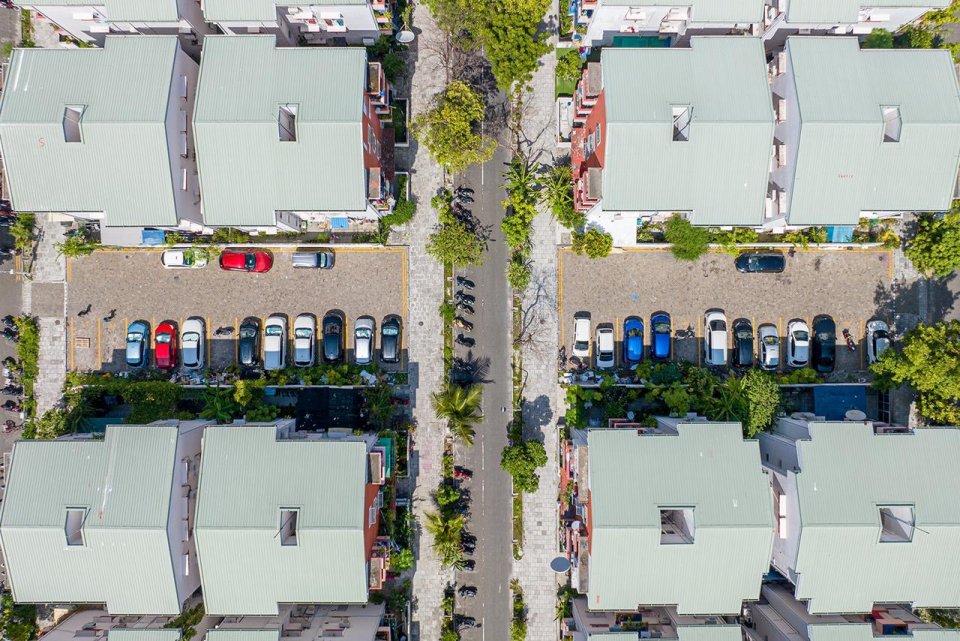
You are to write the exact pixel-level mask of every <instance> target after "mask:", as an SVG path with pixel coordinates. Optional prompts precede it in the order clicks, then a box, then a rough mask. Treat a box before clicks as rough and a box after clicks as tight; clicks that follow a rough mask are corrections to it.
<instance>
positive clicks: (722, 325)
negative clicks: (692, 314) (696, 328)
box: [703, 311, 727, 366]
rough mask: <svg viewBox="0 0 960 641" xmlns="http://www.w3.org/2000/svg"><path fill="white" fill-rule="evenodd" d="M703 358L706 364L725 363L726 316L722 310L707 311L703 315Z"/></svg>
mask: <svg viewBox="0 0 960 641" xmlns="http://www.w3.org/2000/svg"><path fill="white" fill-rule="evenodd" d="M703 360H704V361H706V363H707V365H714V366H723V365H726V364H727V317H726V316H724V315H723V312H719V311H713V312H707V313H706V314H705V315H704V317H703Z"/></svg>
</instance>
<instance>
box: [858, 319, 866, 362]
mask: <svg viewBox="0 0 960 641" xmlns="http://www.w3.org/2000/svg"><path fill="white" fill-rule="evenodd" d="M857 331H859V332H860V338H862V339H863V349H861V350H860V369H866V367H867V363H866V356H865V355H864V352H866V351H867V322H866V321H864V320H862V319H861V320H860V321H859V325H858V327H857Z"/></svg>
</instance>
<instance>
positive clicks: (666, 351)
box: [650, 312, 670, 361]
mask: <svg viewBox="0 0 960 641" xmlns="http://www.w3.org/2000/svg"><path fill="white" fill-rule="evenodd" d="M650 327H651V328H652V330H653V337H652V338H651V340H650V358H652V359H653V360H655V361H668V360H670V315H669V314H666V313H664V312H658V313H656V314H654V315H653V316H651V317H650Z"/></svg>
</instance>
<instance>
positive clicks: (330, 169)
mask: <svg viewBox="0 0 960 641" xmlns="http://www.w3.org/2000/svg"><path fill="white" fill-rule="evenodd" d="M274 41H275V39H274V37H273V36H208V37H206V38H205V39H204V41H203V60H202V63H201V65H200V82H199V88H198V90H197V104H196V111H195V113H194V118H193V126H194V132H195V139H196V145H197V160H198V166H199V172H200V187H201V191H202V193H203V213H204V220H205V221H206V223H207V224H208V225H273V224H274V212H275V211H278V210H279V211H355V212H356V211H364V210H366V208H367V198H366V196H367V188H366V173H365V171H366V170H365V169H364V164H363V132H362V119H363V111H362V109H363V100H364V92H365V82H366V52H365V51H364V49H363V48H361V47H355V48H352V49H347V48H343V49H338V48H328V47H322V48H321V47H285V48H278V47H276V46H275V44H274ZM280 105H296V106H297V125H296V127H297V140H296V141H295V142H282V141H280V138H279V135H278V126H277V118H278V111H279V108H280Z"/></svg>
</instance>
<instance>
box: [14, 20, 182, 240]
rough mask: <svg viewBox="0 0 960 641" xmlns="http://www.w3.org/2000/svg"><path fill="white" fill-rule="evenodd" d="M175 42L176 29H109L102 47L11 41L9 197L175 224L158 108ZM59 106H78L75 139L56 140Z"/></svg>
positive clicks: (22, 203) (118, 218)
mask: <svg viewBox="0 0 960 641" xmlns="http://www.w3.org/2000/svg"><path fill="white" fill-rule="evenodd" d="M177 47H178V45H177V37H176V36H116V37H108V38H106V41H105V43H104V46H103V48H102V49H16V50H14V52H13V55H12V57H11V59H10V67H9V69H8V70H7V73H6V83H5V85H4V90H3V102H2V105H0V146H2V149H3V159H4V165H5V167H6V171H7V180H8V181H9V184H10V192H11V200H12V201H13V206H14V207H15V208H17V209H19V210H21V211H60V212H100V211H102V212H105V213H106V224H107V225H111V226H148V225H158V226H164V225H176V224H177V212H176V207H175V203H174V181H173V179H172V175H171V169H170V155H169V153H170V152H169V145H168V141H167V130H166V116H167V105H168V101H169V96H170V91H171V87H172V86H173V73H174V72H173V69H174V60H175V58H176V55H177ZM67 106H83V107H84V110H83V116H82V119H81V125H80V127H81V132H82V139H83V140H82V142H66V141H65V140H64V130H63V118H64V109H65V108H66V107H67ZM54 176H55V177H56V179H53V178H51V177H54Z"/></svg>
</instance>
